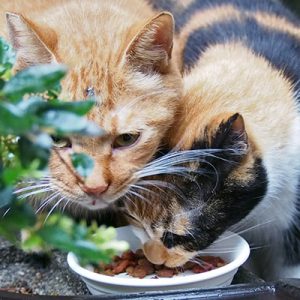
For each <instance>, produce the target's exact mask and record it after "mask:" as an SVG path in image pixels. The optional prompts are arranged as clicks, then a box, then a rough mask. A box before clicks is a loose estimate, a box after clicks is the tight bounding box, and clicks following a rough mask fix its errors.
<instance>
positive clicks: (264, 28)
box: [153, 0, 300, 90]
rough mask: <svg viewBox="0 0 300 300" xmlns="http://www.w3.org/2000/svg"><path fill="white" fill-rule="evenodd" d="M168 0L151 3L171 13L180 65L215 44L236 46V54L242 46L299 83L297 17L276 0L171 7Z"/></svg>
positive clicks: (209, 0)
mask: <svg viewBox="0 0 300 300" xmlns="http://www.w3.org/2000/svg"><path fill="white" fill-rule="evenodd" d="M173 2H174V1H168V0H165V1H162V2H161V1H153V3H154V5H156V6H157V7H158V6H160V7H162V8H163V9H169V10H171V11H172V12H173V14H174V16H175V20H176V23H177V31H178V35H179V47H178V53H179V56H181V57H182V61H183V65H184V68H185V69H190V68H192V67H193V66H194V65H195V64H196V63H197V62H198V61H200V60H201V57H202V56H203V55H204V54H205V53H206V52H207V51H209V49H212V48H214V47H215V46H217V45H229V44H230V45H231V47H233V48H234V45H236V48H237V53H238V49H239V48H240V47H241V45H242V46H243V47H244V48H246V49H248V50H250V51H251V52H253V53H254V54H255V55H256V56H259V57H263V58H264V59H265V60H266V61H267V62H268V63H269V64H270V65H272V66H273V67H274V68H275V69H277V70H280V71H282V72H284V74H285V76H286V77H287V78H288V79H289V80H291V81H292V82H293V83H294V84H295V85H297V84H298V83H299V80H300V61H299V56H300V21H299V19H298V17H296V16H295V15H294V14H293V13H292V12H291V11H290V10H289V9H287V8H286V7H285V6H284V5H283V4H282V3H280V1H276V0H242V1H241V0H191V1H183V0H182V1H179V2H178V4H177V5H175V6H174V5H172V3H173ZM220 56H222V53H221V52H220ZM253 67H255V66H253ZM298 89H299V86H297V87H296V90H298Z"/></svg>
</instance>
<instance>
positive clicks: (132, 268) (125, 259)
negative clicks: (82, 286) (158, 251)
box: [95, 249, 226, 278]
mask: <svg viewBox="0 0 300 300" xmlns="http://www.w3.org/2000/svg"><path fill="white" fill-rule="evenodd" d="M194 260H195V261H197V262H190V261H189V262H187V263H186V264H185V265H183V266H182V267H178V268H168V267H166V266H164V265H154V264H152V263H151V262H150V261H148V260H147V258H146V257H145V255H144V253H143V250H142V249H138V250H137V251H136V252H133V251H131V250H128V251H126V252H124V253H123V254H122V255H121V256H115V257H114V259H113V261H112V263H110V264H101V263H100V264H99V265H98V266H97V267H96V268H95V272H97V273H101V274H105V275H108V276H114V275H117V274H120V273H124V272H126V273H127V274H128V275H130V276H132V277H137V278H144V277H145V276H147V275H153V277H152V278H159V277H173V276H174V275H177V274H179V273H183V272H184V271H187V270H190V271H192V272H193V273H203V272H207V271H210V270H213V269H216V268H219V267H222V266H224V265H225V264H226V263H225V262H224V260H223V259H222V258H220V257H218V256H197V257H196V258H195V259H194Z"/></svg>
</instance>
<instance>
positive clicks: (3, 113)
mask: <svg viewBox="0 0 300 300" xmlns="http://www.w3.org/2000/svg"><path fill="white" fill-rule="evenodd" d="M35 121H36V119H35V118H34V117H33V116H28V115H25V114H24V112H23V111H22V110H20V109H19V108H18V107H17V106H15V105H13V104H10V103H5V102H0V134H2V135H7V134H14V135H21V134H24V133H25V132H27V131H29V130H31V129H32V127H33V125H34V123H35Z"/></svg>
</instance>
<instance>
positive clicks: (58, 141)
mask: <svg viewBox="0 0 300 300" xmlns="http://www.w3.org/2000/svg"><path fill="white" fill-rule="evenodd" d="M51 138H52V141H53V146H54V147H56V148H71V147H72V143H71V140H70V139H68V138H59V137H55V136H51Z"/></svg>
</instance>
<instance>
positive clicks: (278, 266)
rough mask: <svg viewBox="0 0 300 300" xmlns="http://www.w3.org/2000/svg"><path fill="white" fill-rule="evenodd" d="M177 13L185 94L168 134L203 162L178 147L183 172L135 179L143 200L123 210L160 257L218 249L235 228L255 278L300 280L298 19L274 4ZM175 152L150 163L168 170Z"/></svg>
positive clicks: (210, 4) (232, 4) (221, 5)
mask: <svg viewBox="0 0 300 300" xmlns="http://www.w3.org/2000/svg"><path fill="white" fill-rule="evenodd" d="M163 3H165V5H166V7H165V8H167V9H170V10H171V9H172V7H173V6H172V5H169V6H167V4H170V3H173V1H164V2H163ZM177 9H178V7H177V8H175V12H174V11H172V10H171V11H172V12H173V13H174V15H175V17H176V10H177ZM179 10H180V16H179V17H178V18H179V20H181V22H180V21H179V22H177V24H179V27H178V32H179V42H180V43H181V44H180V47H179V48H180V49H181V50H180V51H181V52H180V54H181V55H182V57H183V58H184V59H183V61H184V63H185V65H184V68H185V74H184V78H183V81H184V83H183V86H184V91H183V96H182V98H181V101H180V105H179V109H178V115H177V118H176V120H175V122H174V124H173V125H172V127H171V129H170V130H169V131H168V133H167V138H166V140H167V141H168V142H167V144H168V145H169V149H175V150H181V151H183V152H182V153H186V155H187V157H191V156H192V154H191V153H192V151H194V152H193V153H194V154H195V155H198V162H197V163H196V162H193V163H187V161H188V159H187V160H184V158H183V157H184V156H183V155H182V153H181V156H180V157H179V158H178V159H179V161H181V162H182V163H183V164H182V169H177V171H178V173H180V172H182V174H181V175H184V174H185V175H186V176H176V175H165V176H160V177H154V178H150V179H148V180H147V181H146V182H145V181H144V182H140V183H137V184H136V186H137V188H136V191H135V192H136V193H139V199H131V201H127V200H126V201H125V200H124V201H121V202H120V203H119V204H118V205H119V207H120V209H123V210H124V212H125V214H126V215H127V218H128V221H129V222H130V223H131V224H134V225H136V226H139V227H141V228H143V229H144V230H145V232H146V233H147V238H146V239H145V240H144V252H145V254H146V256H147V257H148V259H149V260H150V261H152V262H154V263H164V264H166V265H167V266H170V267H174V266H180V265H182V264H184V263H185V262H186V261H188V260H189V259H192V258H193V257H194V256H195V255H196V254H197V253H198V252H199V251H200V250H202V249H205V248H206V247H207V246H209V245H211V244H214V245H215V248H218V249H217V250H219V251H220V250H222V243H221V242H220V243H214V241H215V240H216V239H217V238H218V237H219V236H220V234H222V233H223V232H224V231H225V230H227V229H231V230H233V231H238V232H241V233H243V234H244V236H245V237H246V239H247V240H248V241H249V242H250V243H251V245H253V246H258V247H259V248H260V249H259V250H257V251H254V252H253V253H252V259H251V261H250V263H251V265H252V266H251V267H252V269H253V270H254V271H255V272H256V273H257V274H258V275H259V276H261V277H263V278H265V279H268V280H271V279H276V278H283V277H300V200H299V179H300V139H299V134H300V113H299V101H298V97H299V96H298V95H299V82H300V81H299V79H300V27H299V25H300V22H299V21H298V20H297V19H296V18H295V17H294V16H293V14H292V13H291V12H289V11H287V10H286V9H285V8H284V7H283V6H282V5H281V4H280V3H279V2H276V1H268V0H260V1H255V0H243V1H235V0H228V1H225V0H224V1H222V0H218V1H217V0H215V1H214V0H210V1H205V0H202V1H201V0H199V1H189V5H187V7H183V6H181V7H180V8H179ZM177 155H178V154H177V152H172V151H171V152H170V153H168V154H166V155H164V156H162V157H160V158H158V159H157V160H156V161H154V162H152V165H151V166H150V167H152V170H155V169H156V168H162V166H163V167H165V168H166V169H167V168H169V166H170V165H171V164H172V161H173V160H176V159H177ZM186 163H187V164H186ZM150 167H149V168H150ZM177 168H178V167H177ZM187 168H189V169H193V170H194V171H193V172H190V173H188V176H187V173H186V171H187V170H188V169H187ZM149 170H150V169H149ZM149 170H148V174H150V175H151V171H149ZM173 171H174V170H173ZM145 173H147V172H145ZM147 185H148V187H147ZM151 185H153V186H154V187H152V188H149V187H151ZM160 186H164V187H165V189H164V191H161V190H160Z"/></svg>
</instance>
